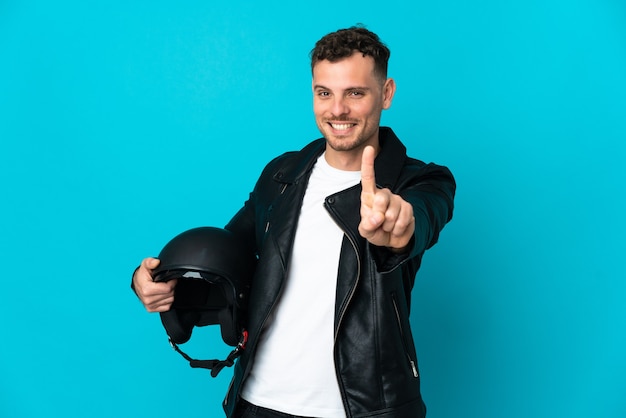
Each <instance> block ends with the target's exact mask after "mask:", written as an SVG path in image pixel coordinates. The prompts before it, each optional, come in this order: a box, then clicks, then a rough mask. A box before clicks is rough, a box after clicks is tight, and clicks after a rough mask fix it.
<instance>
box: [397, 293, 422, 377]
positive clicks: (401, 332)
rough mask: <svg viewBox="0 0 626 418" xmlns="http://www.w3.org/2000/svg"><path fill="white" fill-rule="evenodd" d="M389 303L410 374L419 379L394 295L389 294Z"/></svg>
mask: <svg viewBox="0 0 626 418" xmlns="http://www.w3.org/2000/svg"><path fill="white" fill-rule="evenodd" d="M391 302H392V303H393V309H394V311H395V313H396V321H397V323H398V328H399V329H400V337H401V338H402V345H403V347H404V354H405V355H406V358H407V360H408V361H409V365H410V366H411V372H412V373H413V377H419V373H418V372H417V366H416V365H415V361H413V359H412V358H411V356H410V355H409V349H408V347H407V344H406V336H405V335H404V328H403V327H402V320H401V317H400V309H398V303H397V302H396V294H395V293H392V294H391Z"/></svg>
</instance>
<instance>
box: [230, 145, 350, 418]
mask: <svg viewBox="0 0 626 418" xmlns="http://www.w3.org/2000/svg"><path fill="white" fill-rule="evenodd" d="M360 179H361V173H360V172H359V171H342V170H338V169H336V168H333V167H331V166H329V165H328V163H327V162H326V159H325V157H324V155H322V156H321V157H320V158H319V159H318V160H317V163H316V164H315V167H314V168H313V172H312V173H311V178H310V180H309V184H308V186H307V190H306V194H305V196H304V201H303V202H302V209H301V212H300V218H299V220H298V226H297V230H296V236H295V241H294V247H293V255H292V257H291V264H290V266H289V271H288V272H287V281H286V283H285V288H284V289H283V293H282V296H281V298H280V300H279V301H278V304H277V306H276V308H275V310H274V312H273V314H272V317H271V318H270V319H269V321H268V325H267V327H266V329H265V330H264V332H263V334H262V335H261V337H260V341H259V345H258V349H257V353H256V356H255V359H254V366H253V367H252V371H251V373H250V375H249V377H248V379H247V380H246V383H245V385H244V387H243V389H242V397H243V398H244V399H246V400H247V401H248V402H251V403H252V404H255V405H258V406H262V407H265V408H270V409H273V410H276V411H281V412H284V413H288V414H293V415H302V416H315V417H323V418H344V417H345V416H346V414H345V411H344V408H343V403H342V400H341V395H340V393H339V385H338V383H337V376H336V373H335V364H334V359H333V343H334V341H333V340H334V335H333V330H334V315H335V295H336V286H337V269H338V267H339V253H340V249H341V243H342V240H343V235H344V234H343V231H342V230H341V229H340V228H339V226H337V224H336V223H335V222H334V221H333V219H332V218H331V217H330V215H329V213H328V212H327V211H326V209H324V199H325V198H326V197H327V196H329V195H331V194H333V193H336V192H339V191H341V190H344V189H347V188H349V187H352V186H354V185H355V184H358V183H359V181H360Z"/></svg>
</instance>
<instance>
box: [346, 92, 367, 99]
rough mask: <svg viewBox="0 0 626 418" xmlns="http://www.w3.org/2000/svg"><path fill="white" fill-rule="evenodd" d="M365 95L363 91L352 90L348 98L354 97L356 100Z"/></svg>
mask: <svg viewBox="0 0 626 418" xmlns="http://www.w3.org/2000/svg"><path fill="white" fill-rule="evenodd" d="M364 95H365V92H363V91H362V90H351V91H349V92H348V96H349V97H354V98H358V97H362V96H364Z"/></svg>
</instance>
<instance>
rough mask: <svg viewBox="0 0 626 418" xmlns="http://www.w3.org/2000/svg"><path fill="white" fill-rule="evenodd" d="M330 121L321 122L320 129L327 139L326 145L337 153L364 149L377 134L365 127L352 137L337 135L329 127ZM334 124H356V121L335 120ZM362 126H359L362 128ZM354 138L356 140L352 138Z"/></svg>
mask: <svg viewBox="0 0 626 418" xmlns="http://www.w3.org/2000/svg"><path fill="white" fill-rule="evenodd" d="M327 122H328V121H324V122H321V124H318V129H319V130H320V132H321V133H322V135H323V136H324V138H325V139H326V143H327V144H328V146H329V147H331V148H332V149H333V150H335V151H342V152H346V151H354V150H356V149H358V148H361V147H363V145H364V144H366V143H368V142H369V141H370V139H371V137H372V136H373V135H374V134H375V132H376V130H375V129H368V126H365V127H364V128H363V129H359V130H358V131H357V132H355V133H353V134H351V135H335V134H333V133H332V131H331V128H330V127H329V126H328V125H327ZM333 122H348V123H350V122H354V121H345V120H342V121H339V120H333ZM360 126H361V125H357V127H360ZM352 137H354V138H352Z"/></svg>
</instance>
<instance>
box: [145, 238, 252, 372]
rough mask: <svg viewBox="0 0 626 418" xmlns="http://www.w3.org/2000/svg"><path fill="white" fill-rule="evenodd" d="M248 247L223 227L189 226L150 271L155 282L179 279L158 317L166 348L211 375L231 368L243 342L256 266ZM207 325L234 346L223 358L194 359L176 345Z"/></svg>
mask: <svg viewBox="0 0 626 418" xmlns="http://www.w3.org/2000/svg"><path fill="white" fill-rule="evenodd" d="M247 248H248V247H247V245H246V244H245V243H244V242H243V241H241V239H240V238H239V237H238V236H236V235H235V234H234V233H233V232H231V231H228V230H226V229H221V228H214V227H199V228H193V229H190V230H188V231H185V232H183V233H181V234H179V235H177V236H176V237H174V238H173V239H172V240H171V241H169V242H168V243H167V244H166V245H165V246H164V247H163V249H162V250H161V252H160V253H159V256H158V258H159V260H160V261H161V262H160V264H159V266H158V267H157V268H156V269H155V270H154V271H153V280H154V281H155V282H167V281H170V280H173V279H177V280H178V281H177V283H176V287H175V289H174V302H173V303H172V307H171V309H170V310H169V311H167V312H162V313H161V314H160V315H161V322H162V323H163V327H164V328H165V331H166V332H167V335H168V337H169V340H170V344H171V345H172V347H173V348H174V349H175V350H176V351H177V352H179V353H180V354H181V355H182V356H183V357H184V358H185V359H187V360H188V361H189V362H190V365H191V366H192V367H202V368H208V369H211V375H212V376H214V377H215V376H217V374H218V373H219V371H220V370H221V369H222V368H223V367H224V366H232V364H233V363H234V359H235V358H237V357H238V356H239V355H240V354H241V350H243V349H245V343H246V342H247V335H248V334H247V331H246V329H245V321H246V318H245V315H246V307H247V300H248V294H249V290H250V280H251V278H252V275H253V274H254V269H255V266H256V257H254V255H252V254H251V253H249V252H248V250H247ZM207 325H219V326H220V331H221V335H222V339H223V340H224V342H225V343H226V344H228V345H230V346H233V347H236V348H235V350H233V352H231V354H230V355H229V356H228V358H227V359H226V360H224V361H218V360H194V359H192V358H191V357H189V356H188V355H187V354H185V353H184V352H182V351H181V350H180V348H179V347H178V344H184V343H186V342H187V341H189V339H190V338H191V334H192V331H193V328H194V327H196V326H197V327H202V326H207Z"/></svg>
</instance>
